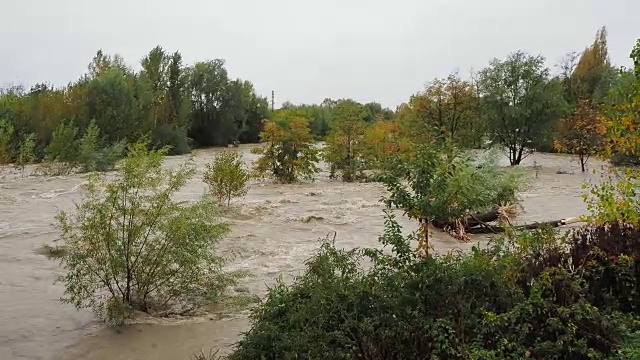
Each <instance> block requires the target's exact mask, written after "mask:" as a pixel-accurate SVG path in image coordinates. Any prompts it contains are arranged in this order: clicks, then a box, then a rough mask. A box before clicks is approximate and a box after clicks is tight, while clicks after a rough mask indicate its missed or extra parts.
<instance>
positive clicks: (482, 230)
mask: <svg viewBox="0 0 640 360" xmlns="http://www.w3.org/2000/svg"><path fill="white" fill-rule="evenodd" d="M578 222H582V220H581V219H580V218H579V217H570V218H566V219H560V220H552V221H544V222H534V223H531V224H525V225H519V226H515V227H514V228H515V229H518V230H535V229H540V228H542V227H545V226H550V227H553V228H556V227H560V226H564V225H569V224H574V223H578ZM466 231H467V232H468V233H470V234H498V233H503V232H505V231H506V228H505V227H502V226H493V225H487V226H483V227H473V228H468V229H466Z"/></svg>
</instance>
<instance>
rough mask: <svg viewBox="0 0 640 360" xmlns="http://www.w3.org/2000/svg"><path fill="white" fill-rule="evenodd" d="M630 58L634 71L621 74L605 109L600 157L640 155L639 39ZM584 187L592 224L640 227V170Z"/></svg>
mask: <svg viewBox="0 0 640 360" xmlns="http://www.w3.org/2000/svg"><path fill="white" fill-rule="evenodd" d="M630 57H631V59H632V60H633V62H634V65H635V69H633V71H628V70H622V71H621V72H620V74H619V76H618V79H617V83H616V84H614V86H612V88H611V90H610V91H609V94H608V96H607V102H606V103H605V106H604V114H605V116H606V121H607V123H606V126H607V133H606V135H605V137H606V143H605V144H606V146H605V147H604V148H603V150H602V152H601V156H603V157H605V158H611V157H612V156H614V155H617V154H623V155H627V156H632V157H637V156H638V154H640V39H638V40H637V42H636V44H635V47H634V49H633V51H632V52H631V56H630ZM584 187H585V188H588V189H589V191H588V193H587V194H585V195H584V197H585V201H586V202H587V206H588V208H589V210H590V213H591V216H590V217H591V219H590V220H592V221H594V222H596V223H603V222H622V223H626V224H632V225H634V226H637V225H639V224H640V198H639V197H638V194H640V170H638V168H637V167H626V168H623V170H622V171H619V170H616V169H612V170H611V171H610V172H609V174H608V176H607V178H605V179H604V181H602V182H601V183H600V184H597V185H589V184H585V185H584Z"/></svg>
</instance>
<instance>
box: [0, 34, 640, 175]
mask: <svg viewBox="0 0 640 360" xmlns="http://www.w3.org/2000/svg"><path fill="white" fill-rule="evenodd" d="M545 60H546V59H545V58H544V57H543V56H542V55H532V54H527V53H524V52H521V51H517V52H514V53H512V54H511V55H509V56H508V57H507V58H505V59H493V60H491V61H490V63H489V65H488V66H487V67H486V68H485V69H482V70H481V71H479V72H477V73H475V74H472V76H470V77H469V78H464V77H462V76H461V75H460V74H459V72H458V71H454V72H452V73H451V74H450V75H449V76H447V77H445V78H441V79H438V78H437V79H434V80H432V81H430V82H429V83H428V84H427V85H426V86H425V89H424V90H422V91H419V92H417V93H416V94H415V95H414V96H412V97H411V98H410V99H409V100H408V101H407V102H406V103H404V104H401V105H400V106H398V107H397V108H396V109H395V110H390V109H385V108H383V107H382V106H381V105H380V104H378V103H375V102H371V103H367V104H360V103H357V102H356V101H354V100H351V99H338V100H334V99H325V100H324V101H322V102H321V103H320V104H310V105H309V104H302V105H295V104H292V103H289V102H285V103H284V104H283V105H282V106H281V108H280V109H277V110H275V111H271V109H270V106H269V103H268V100H267V99H266V98H265V97H263V96H260V95H258V94H256V92H255V90H254V88H253V85H252V84H251V83H250V82H249V81H245V80H241V79H231V78H229V75H228V74H227V71H226V69H225V63H224V61H223V60H221V59H215V60H211V61H202V62H197V63H195V64H193V65H185V64H183V61H182V56H181V54H180V53H179V52H175V53H169V52H167V51H166V50H164V49H163V48H162V47H160V46H158V47H156V48H154V49H152V50H151V51H150V52H149V54H147V55H146V56H145V57H144V58H143V59H142V60H141V62H140V69H139V70H138V71H136V70H134V69H132V68H130V67H128V66H127V65H126V64H125V63H124V60H123V59H122V58H121V57H120V56H118V55H114V56H110V55H107V54H104V53H103V52H102V51H98V52H97V54H96V56H95V57H94V58H93V60H92V61H91V62H90V64H89V66H88V72H87V74H85V75H83V76H82V77H81V78H80V79H78V80H76V81H75V82H71V83H69V85H67V86H64V87H59V88H54V87H52V86H50V85H47V84H36V85H34V86H33V87H32V88H31V89H29V90H28V91H27V90H25V89H23V88H21V87H10V88H5V89H2V90H0V163H9V162H16V161H17V162H18V163H20V164H22V163H24V162H25V161H26V162H32V161H37V160H52V157H51V156H48V157H47V155H48V152H49V151H50V148H51V147H54V148H55V147H56V146H59V145H54V143H55V140H56V139H55V136H54V135H55V134H56V133H58V140H60V139H64V141H59V144H62V145H63V146H72V144H74V143H77V142H79V141H80V138H81V137H82V136H83V134H85V133H86V132H87V131H89V128H90V126H91V125H94V126H95V127H97V129H95V128H94V129H91V131H92V132H93V133H95V132H97V133H98V134H99V136H98V137H96V138H95V140H94V141H95V143H96V146H97V147H98V148H108V147H111V146H113V147H115V148H114V149H113V150H114V151H107V152H106V153H105V154H94V155H93V156H92V158H93V161H97V160H98V159H100V158H101V155H104V156H105V157H107V158H109V160H107V161H106V165H105V166H100V167H99V169H100V168H104V169H108V168H110V167H112V166H110V165H109V164H110V163H112V161H113V160H112V158H114V157H118V156H121V155H122V154H123V153H122V151H118V150H123V149H124V145H123V144H124V143H125V142H136V141H138V140H140V139H141V138H149V139H151V143H152V145H153V146H154V147H155V148H161V147H164V146H167V145H168V146H170V150H169V154H182V153H186V152H188V151H189V150H190V149H192V148H196V147H207V146H226V145H229V144H237V143H255V142H258V141H260V140H263V139H261V137H260V134H264V132H263V131H264V130H265V124H266V123H267V122H268V121H276V120H277V121H285V122H288V121H290V120H291V119H294V118H295V119H304V120H306V121H307V123H308V125H307V126H308V128H309V134H310V136H311V137H312V139H314V140H327V142H328V145H329V147H328V148H327V153H326V158H325V159H326V160H327V161H329V162H330V163H331V164H332V169H333V170H334V171H335V173H339V175H340V177H341V178H342V179H344V180H346V181H351V180H355V179H361V178H362V171H363V170H365V169H367V168H368V167H370V166H371V164H372V163H376V162H378V161H379V159H377V160H376V159H374V158H373V157H371V156H370V158H369V159H365V158H363V156H365V155H366V153H367V152H368V150H369V149H366V147H364V146H362V144H369V145H370V146H374V145H375V144H376V141H378V142H379V141H380V140H381V137H380V131H379V130H380V129H382V128H384V130H386V131H389V130H392V131H394V132H395V131H400V132H401V130H402V129H400V128H401V127H403V126H404V125H406V124H408V123H412V124H413V125H414V126H413V130H412V132H413V134H414V135H417V134H421V135H425V134H430V135H436V136H439V137H441V138H443V139H448V140H449V141H451V142H455V143H456V144H457V145H458V146H460V147H464V148H482V147H485V146H487V145H488V144H495V145H498V146H500V147H502V148H504V149H505V150H506V152H507V153H508V156H509V159H510V161H511V163H512V164H513V165H517V164H519V163H520V162H521V161H522V160H523V159H524V158H526V156H527V155H528V154H529V153H530V152H531V151H533V150H541V151H562V152H567V153H572V154H576V155H578V157H579V158H580V160H581V164H582V165H583V167H584V168H585V170H586V162H587V159H588V158H589V156H591V155H593V151H592V150H586V149H585V146H587V147H589V148H590V149H592V148H596V147H597V146H598V145H599V144H598V143H599V142H600V140H601V139H600V136H599V135H601V132H602V129H604V128H605V125H606V124H605V123H604V122H603V118H604V117H606V116H608V115H609V114H607V112H611V111H613V108H611V107H610V106H608V105H610V104H612V103H616V101H622V100H623V99H624V97H625V94H627V93H628V92H629V91H632V90H633V89H632V88H633V86H636V85H634V80H633V78H634V74H633V71H632V70H626V69H622V70H620V69H616V68H615V67H614V66H613V65H611V64H610V61H609V57H608V50H607V34H606V29H604V28H602V29H600V30H599V31H598V33H597V34H596V38H595V40H594V42H593V44H591V45H590V46H588V47H587V48H586V49H585V50H584V51H583V52H581V53H580V54H576V53H570V54H568V55H567V56H566V58H565V59H564V60H563V61H562V62H561V63H560V64H559V66H558V67H559V69H560V71H559V72H555V73H552V71H551V69H550V68H548V67H546V66H545ZM585 118H590V119H592V121H591V120H590V121H583V120H584V119H585ZM376 129H378V130H376ZM29 139H33V140H34V146H33V151H32V154H28V156H25V154H24V151H26V150H28V149H29V146H28V145H29V142H30V140H29ZM25 142H26V144H23V143H25ZM22 145H25V146H26V147H25V146H22ZM21 147H22V152H23V154H22V155H20V154H21ZM61 150H65V149H58V150H56V151H61ZM79 152H80V150H79V149H66V152H65V153H64V154H63V155H64V157H66V158H67V159H66V160H63V159H57V160H63V162H67V163H68V162H77V161H76V157H77V156H79V155H78V154H79ZM369 155H371V154H369ZM70 160H73V161H70ZM612 160H613V161H614V162H616V163H620V164H623V163H635V162H638V158H637V156H636V155H635V154H633V153H630V154H626V153H617V154H616V155H615V156H614V157H612ZM376 165H381V164H376ZM19 166H22V165H19ZM86 167H87V166H85V165H81V166H74V170H82V168H85V169H84V170H87V169H86ZM88 167H91V166H88Z"/></svg>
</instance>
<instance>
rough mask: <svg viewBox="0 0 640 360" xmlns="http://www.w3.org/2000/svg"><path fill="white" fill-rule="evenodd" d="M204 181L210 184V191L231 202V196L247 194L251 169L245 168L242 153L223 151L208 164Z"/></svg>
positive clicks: (219, 198) (227, 202)
mask: <svg viewBox="0 0 640 360" xmlns="http://www.w3.org/2000/svg"><path fill="white" fill-rule="evenodd" d="M203 180H204V182H205V183H206V184H207V185H208V186H209V192H210V193H211V194H212V195H213V196H214V197H216V198H217V199H218V201H220V202H223V201H225V202H226V204H227V206H229V205H230V204H231V198H234V197H242V196H245V195H246V194H247V191H248V190H249V189H248V186H247V185H248V182H249V171H248V170H247V169H246V168H245V165H244V161H243V160H242V155H240V154H239V153H237V152H235V151H225V152H222V153H220V154H218V155H216V157H215V158H214V159H213V162H212V163H210V164H208V165H207V170H206V171H205V173H204V179H203Z"/></svg>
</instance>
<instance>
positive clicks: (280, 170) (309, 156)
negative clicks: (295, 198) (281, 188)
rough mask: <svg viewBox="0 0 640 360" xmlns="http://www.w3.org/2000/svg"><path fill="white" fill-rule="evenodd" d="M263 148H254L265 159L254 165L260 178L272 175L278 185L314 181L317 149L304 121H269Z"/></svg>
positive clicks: (303, 119)
mask: <svg viewBox="0 0 640 360" xmlns="http://www.w3.org/2000/svg"><path fill="white" fill-rule="evenodd" d="M260 140H261V142H263V143H265V146H264V147H260V148H255V149H254V150H253V152H254V153H258V154H261V155H262V156H261V157H260V158H259V159H258V160H257V161H256V162H255V165H254V171H255V173H256V175H257V176H259V177H265V176H271V177H273V178H275V179H276V180H277V181H279V182H283V183H293V182H296V181H298V180H300V179H305V180H311V181H313V177H314V175H315V174H316V173H317V172H318V168H317V167H316V164H317V163H318V161H319V158H318V153H319V152H318V149H316V148H315V147H314V143H313V138H312V136H311V132H310V129H309V121H308V120H307V119H305V118H300V117H294V118H292V119H277V120H273V121H268V122H267V123H266V124H265V125H264V130H263V131H262V132H261V133H260Z"/></svg>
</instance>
